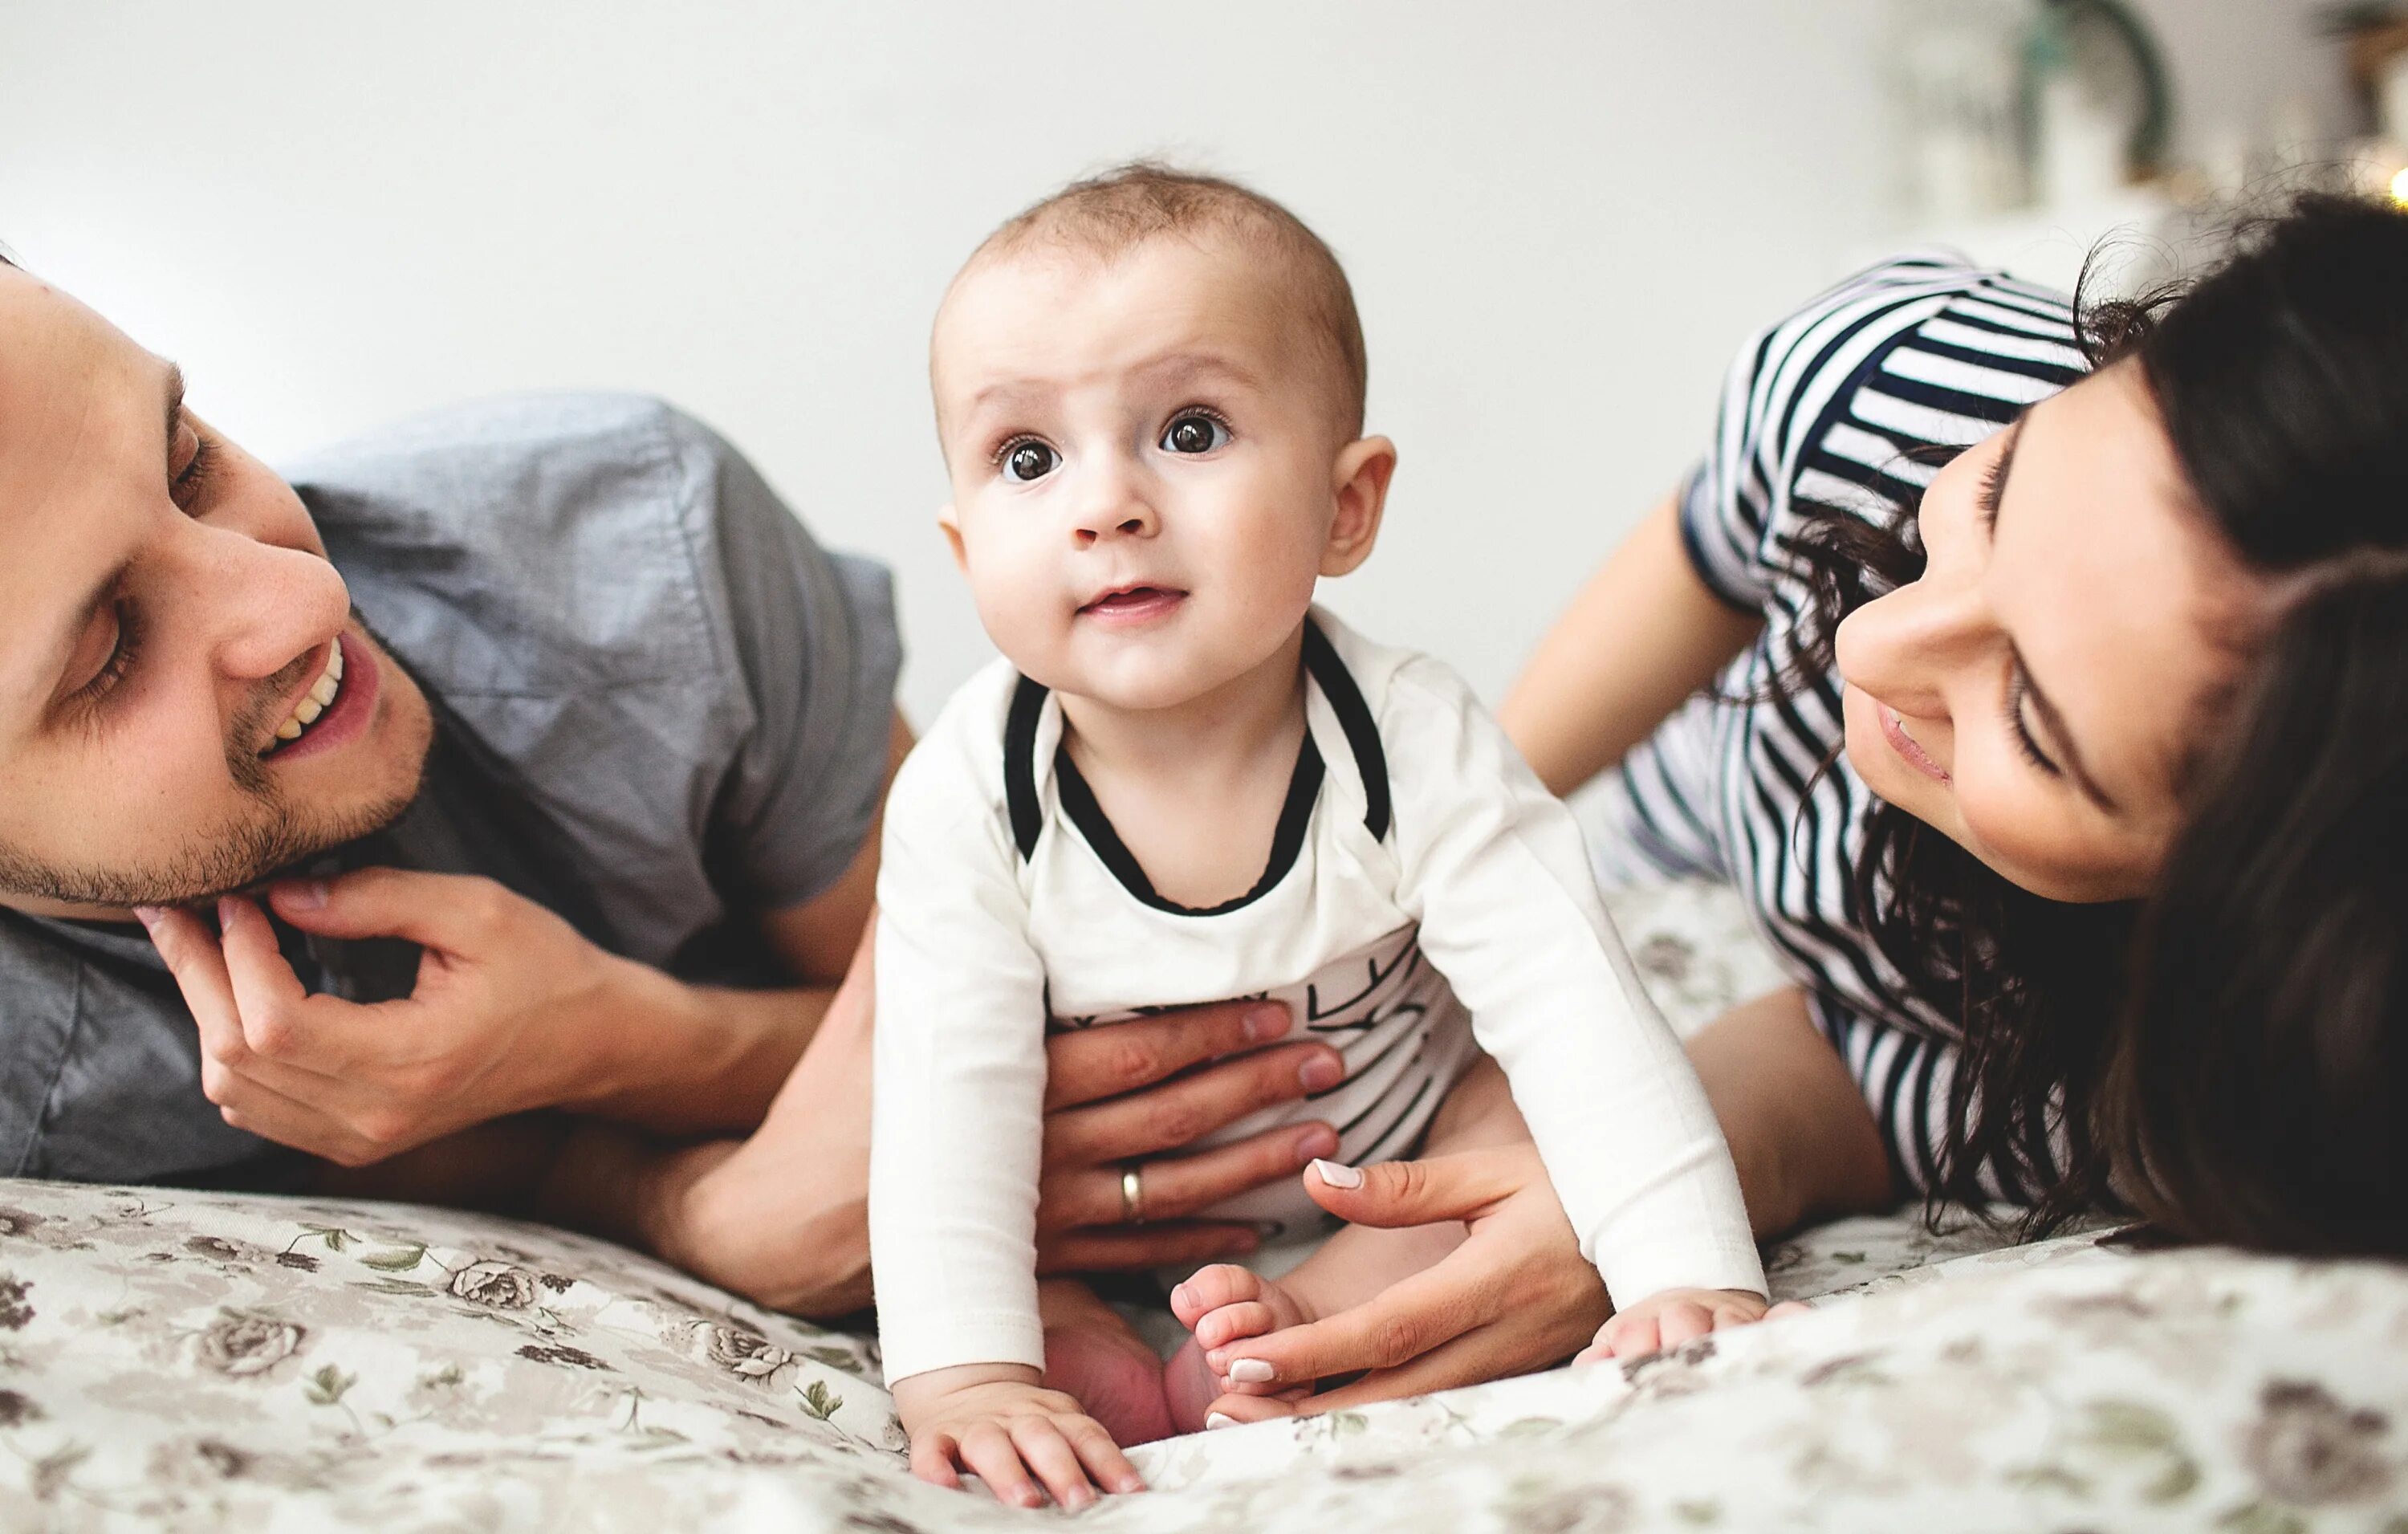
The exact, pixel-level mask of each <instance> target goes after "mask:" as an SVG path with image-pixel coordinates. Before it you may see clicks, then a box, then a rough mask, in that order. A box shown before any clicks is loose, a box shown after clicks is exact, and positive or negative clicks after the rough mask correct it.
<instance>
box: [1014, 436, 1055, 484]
mask: <svg viewBox="0 0 2408 1534" xmlns="http://www.w3.org/2000/svg"><path fill="white" fill-rule="evenodd" d="M1061 462H1062V458H1061V455H1060V454H1059V453H1057V452H1054V450H1053V449H1052V448H1049V447H1047V446H1046V445H1045V444H1044V443H1042V442H1020V443H1015V444H1013V445H1011V446H1010V447H1007V448H1005V449H1004V450H1003V477H1004V478H1005V479H1007V480H1011V481H1012V482H1013V483H1015V484H1025V483H1027V482H1028V481H1029V480H1041V479H1043V478H1045V476H1047V475H1048V474H1051V473H1053V472H1054V468H1055V466H1058V465H1059V464H1060V463H1061Z"/></svg>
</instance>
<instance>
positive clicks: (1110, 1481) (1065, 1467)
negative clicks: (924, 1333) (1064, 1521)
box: [895, 1364, 1145, 1508]
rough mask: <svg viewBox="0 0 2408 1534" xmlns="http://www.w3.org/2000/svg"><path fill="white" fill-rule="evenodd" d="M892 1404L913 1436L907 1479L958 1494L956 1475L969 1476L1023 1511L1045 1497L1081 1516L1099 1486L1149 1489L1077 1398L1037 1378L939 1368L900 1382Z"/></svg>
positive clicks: (1009, 1370) (1019, 1371)
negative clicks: (1079, 1511) (1041, 1486)
mask: <svg viewBox="0 0 2408 1534" xmlns="http://www.w3.org/2000/svg"><path fill="white" fill-rule="evenodd" d="M895 1405H896V1411H897V1412H900V1413H901V1415H902V1418H903V1426H904V1428H905V1430H906V1431H908V1432H909V1433H910V1435H911V1473H912V1474H913V1475H916V1476H918V1477H919V1478H920V1479H921V1480H923V1481H932V1482H934V1483H936V1484H938V1485H940V1486H951V1487H953V1488H954V1489H955V1490H959V1489H960V1487H961V1484H962V1478H961V1473H960V1472H961V1471H962V1470H968V1471H970V1472H971V1473H972V1474H974V1475H976V1476H977V1477H978V1478H979V1479H980V1480H981V1481H982V1482H984V1483H985V1484H986V1489H987V1490H988V1491H989V1492H991V1493H993V1494H994V1496H995V1498H996V1500H997V1501H999V1502H1009V1503H1011V1504H1013V1505H1014V1506H1018V1507H1025V1508H1033V1507H1041V1506H1043V1505H1044V1502H1045V1498H1046V1497H1047V1495H1048V1494H1050V1495H1051V1496H1052V1497H1053V1498H1054V1502H1055V1503H1056V1504H1058V1505H1060V1506H1062V1507H1065V1508H1081V1507H1085V1506H1086V1505H1087V1504H1088V1503H1090V1502H1092V1501H1094V1500H1095V1499H1096V1496H1097V1490H1096V1488H1097V1486H1103V1487H1107V1488H1109V1489H1111V1490H1112V1491H1143V1490H1144V1489H1145V1481H1144V1479H1143V1478H1142V1477H1140V1475H1139V1474H1138V1473H1137V1467H1136V1466H1134V1465H1132V1464H1130V1463H1129V1462H1128V1456H1127V1455H1124V1454H1122V1453H1121V1450H1120V1445H1119V1444H1117V1443H1114V1442H1113V1441H1112V1436H1111V1434H1110V1433H1107V1432H1105V1431H1104V1428H1103V1425H1102V1424H1101V1423H1098V1422H1097V1421H1096V1419H1095V1418H1093V1417H1091V1416H1089V1415H1087V1414H1086V1412H1083V1411H1082V1410H1081V1409H1080V1406H1079V1400H1078V1398H1077V1397H1075V1396H1068V1395H1065V1394H1063V1393H1062V1392H1061V1391H1059V1390H1048V1389H1046V1388H1045V1387H1044V1386H1043V1385H1040V1384H1039V1383H1037V1371H1036V1370H1035V1369H1026V1368H1023V1367H1020V1366H1018V1365H1011V1364H993V1365H989V1364H970V1365H965V1366H963V1367H962V1368H959V1369H934V1370H931V1371H930V1372H928V1373H925V1374H918V1375H914V1376H912V1377H911V1378H910V1379H907V1380H901V1381H898V1382H896V1387H895ZM1031 1471H1034V1472H1035V1476H1036V1479H1035V1480H1031V1479H1030V1472H1031ZM1039 1482H1042V1483H1043V1484H1044V1489H1043V1490H1041V1491H1040V1490H1039V1487H1038V1483H1039Z"/></svg>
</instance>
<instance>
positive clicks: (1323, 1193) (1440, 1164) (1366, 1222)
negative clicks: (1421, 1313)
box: [1304, 1147, 1529, 1226]
mask: <svg viewBox="0 0 2408 1534" xmlns="http://www.w3.org/2000/svg"><path fill="white" fill-rule="evenodd" d="M1520 1150H1521V1148H1520V1147H1499V1148H1497V1149H1490V1150H1478V1151H1458V1152H1456V1153H1455V1154H1452V1155H1434V1156H1426V1157H1424V1158H1423V1159H1421V1160H1419V1161H1383V1162H1381V1163H1379V1164H1378V1165H1377V1166H1371V1167H1335V1168H1329V1169H1328V1170H1327V1171H1326V1172H1325V1171H1324V1170H1323V1169H1322V1168H1314V1169H1313V1170H1312V1172H1310V1173H1308V1174H1306V1176H1305V1179H1304V1191H1305V1193H1306V1194H1307V1196H1309V1197H1311V1198H1312V1201H1313V1202H1314V1203H1316V1204H1319V1205H1320V1206H1321V1207H1322V1208H1323V1209H1326V1210H1327V1211H1329V1212H1330V1213H1332V1214H1335V1215H1337V1216H1338V1217H1339V1218H1340V1219H1341V1220H1344V1221H1345V1222H1347V1223H1348V1224H1349V1225H1358V1226H1426V1225H1432V1224H1435V1223H1437V1222H1438V1221H1441V1220H1469V1219H1471V1218H1473V1217H1475V1216H1477V1215H1479V1214H1480V1213H1482V1212H1483V1211H1485V1210H1486V1209H1487V1208H1488V1206H1490V1205H1491V1204H1493V1203H1495V1202H1496V1201H1497V1200H1498V1199H1499V1198H1502V1197H1505V1196H1506V1195H1507V1194H1510V1193H1512V1192H1514V1191H1515V1190H1517V1189H1519V1188H1521V1187H1524V1186H1527V1183H1528V1180H1529V1179H1528V1172H1527V1168H1526V1166H1525V1165H1524V1162H1525V1159H1526V1158H1525V1157H1524V1156H1523V1155H1521V1154H1519V1152H1520ZM1348 1173H1352V1174H1354V1175H1355V1177H1357V1178H1359V1179H1360V1180H1361V1185H1360V1186H1357V1187H1348V1186H1346V1185H1345V1182H1346V1177H1347V1174H1348Z"/></svg>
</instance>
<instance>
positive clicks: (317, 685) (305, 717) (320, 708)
mask: <svg viewBox="0 0 2408 1534" xmlns="http://www.w3.org/2000/svg"><path fill="white" fill-rule="evenodd" d="M342 690H343V645H342V641H341V640H339V639H338V640H337V641H336V642H335V644H334V646H333V648H332V649H331V650H330V651H329V652H328V653H327V655H326V669H325V670H323V671H322V672H320V673H319V674H318V680H317V681H314V682H312V683H311V684H310V686H309V691H308V693H307V694H305V695H303V696H302V699H301V701H300V702H298V703H296V704H294V706H293V712H292V713H291V714H289V715H287V716H286V718H285V721H284V723H283V724H279V725H277V726H276V738H278V739H279V740H298V739H300V738H301V732H302V731H303V730H306V729H308V727H309V726H310V725H312V724H316V723H318V716H319V715H320V714H322V713H324V712H325V711H326V710H327V709H328V708H330V707H332V706H333V704H334V701H335V695H337V694H338V693H340V692H341V691H342Z"/></svg>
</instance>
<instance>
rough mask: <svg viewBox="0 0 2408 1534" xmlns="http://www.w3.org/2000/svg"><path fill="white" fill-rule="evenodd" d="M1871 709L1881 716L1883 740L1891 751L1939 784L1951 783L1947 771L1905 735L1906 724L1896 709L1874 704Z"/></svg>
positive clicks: (1912, 739) (1910, 737)
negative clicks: (1887, 743)
mask: <svg viewBox="0 0 2408 1534" xmlns="http://www.w3.org/2000/svg"><path fill="white" fill-rule="evenodd" d="M1873 708H1874V710H1875V711H1876V712H1878V713H1879V714H1880V715H1881V723H1882V737H1883V738H1885V739H1886V740H1887V741H1888V742H1889V744H1890V749H1891V750H1892V751H1895V752H1897V753H1899V755H1900V756H1903V757H1905V758H1906V762H1907V765H1908V766H1909V767H1913V768H1914V770H1915V771H1917V772H1920V773H1922V774H1923V775H1924V776H1925V777H1927V778H1930V779H1933V780H1935V781H1939V782H1943V783H1944V782H1948V781H1952V780H1951V779H1950V778H1949V776H1948V769H1947V768H1946V767H1942V766H1941V765H1940V764H1939V763H1937V762H1935V761H1933V760H1932V759H1931V753H1929V752H1927V751H1925V750H1924V749H1923V748H1922V747H1921V746H1918V745H1916V744H1915V743H1914V737H1913V736H1911V735H1909V734H1907V733H1906V722H1905V721H1904V720H1902V719H1900V718H1899V713H1898V710H1896V709H1893V708H1891V707H1890V706H1889V705H1887V704H1885V703H1876V704H1874V705H1873Z"/></svg>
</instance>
